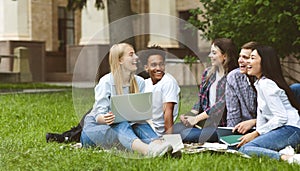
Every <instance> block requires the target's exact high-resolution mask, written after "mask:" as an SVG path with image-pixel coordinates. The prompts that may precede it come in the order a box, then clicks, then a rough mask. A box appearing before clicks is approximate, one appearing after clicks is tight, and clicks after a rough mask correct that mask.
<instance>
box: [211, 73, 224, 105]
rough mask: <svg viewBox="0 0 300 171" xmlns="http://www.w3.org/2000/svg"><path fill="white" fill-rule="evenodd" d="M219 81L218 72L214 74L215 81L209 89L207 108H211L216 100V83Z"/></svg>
mask: <svg viewBox="0 0 300 171" xmlns="http://www.w3.org/2000/svg"><path fill="white" fill-rule="evenodd" d="M220 80H221V77H220V75H219V72H216V80H215V81H214V82H213V83H212V84H211V86H210V88H209V98H208V99H209V106H213V105H214V104H215V103H216V98H217V85H218V82H219V81H220Z"/></svg>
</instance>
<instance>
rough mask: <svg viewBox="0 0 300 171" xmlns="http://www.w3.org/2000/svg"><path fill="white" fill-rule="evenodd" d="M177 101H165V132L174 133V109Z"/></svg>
mask: <svg viewBox="0 0 300 171" xmlns="http://www.w3.org/2000/svg"><path fill="white" fill-rule="evenodd" d="M174 106H175V103H173V102H167V103H164V120H165V133H166V134H172V133H173V124H174V121H173V111H174Z"/></svg>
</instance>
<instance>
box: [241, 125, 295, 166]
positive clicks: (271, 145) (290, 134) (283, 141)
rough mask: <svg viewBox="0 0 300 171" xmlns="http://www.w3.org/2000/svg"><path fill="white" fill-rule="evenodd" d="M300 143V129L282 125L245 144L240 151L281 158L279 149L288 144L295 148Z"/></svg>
mask: <svg viewBox="0 0 300 171" xmlns="http://www.w3.org/2000/svg"><path fill="white" fill-rule="evenodd" d="M299 143H300V129H299V128H297V127H293V126H287V125H285V126H282V127H280V128H277V129H275V130H272V131H270V132H268V133H266V134H263V135H260V136H258V137H257V138H255V139H254V140H252V141H250V142H248V143H247V144H245V145H243V146H242V147H241V148H240V149H239V151H240V152H242V153H245V154H248V155H256V156H269V157H270V158H274V159H277V160H279V159H280V154H279V152H278V151H280V150H281V149H283V148H285V147H286V146H289V145H290V146H292V147H293V148H295V147H296V146H297V145H298V144H299Z"/></svg>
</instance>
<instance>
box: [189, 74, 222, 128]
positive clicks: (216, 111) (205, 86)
mask: <svg viewBox="0 0 300 171" xmlns="http://www.w3.org/2000/svg"><path fill="white" fill-rule="evenodd" d="M209 69H210V68H207V69H205V71H204V72H203V74H202V81H201V84H200V88H199V94H198V96H199V100H198V101H197V103H195V105H194V106H193V108H192V109H194V110H197V111H199V112H200V113H201V112H203V111H205V112H206V113H207V114H208V115H209V118H210V120H212V121H213V123H215V124H218V126H226V123H227V122H226V113H227V111H226V107H225V106H226V102H225V87H226V75H225V76H223V77H222V78H221V80H219V82H218V84H217V92H216V93H217V97H216V103H215V104H214V105H213V106H209V99H208V98H209V88H210V86H211V85H212V83H213V82H214V81H215V80H216V73H214V74H213V75H212V76H211V77H210V78H209V80H208V81H207V82H206V79H207V74H208V71H209ZM215 126H217V125H215Z"/></svg>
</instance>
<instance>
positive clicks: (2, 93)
mask: <svg viewBox="0 0 300 171" xmlns="http://www.w3.org/2000/svg"><path fill="white" fill-rule="evenodd" d="M62 91H72V89H71V88H68V89H65V88H60V89H57V88H53V89H24V90H7V91H0V94H1V95H4V94H20V93H21V94H24V93H27V94H33V93H55V92H62Z"/></svg>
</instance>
